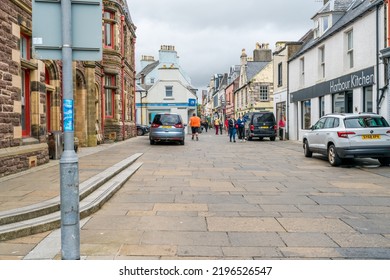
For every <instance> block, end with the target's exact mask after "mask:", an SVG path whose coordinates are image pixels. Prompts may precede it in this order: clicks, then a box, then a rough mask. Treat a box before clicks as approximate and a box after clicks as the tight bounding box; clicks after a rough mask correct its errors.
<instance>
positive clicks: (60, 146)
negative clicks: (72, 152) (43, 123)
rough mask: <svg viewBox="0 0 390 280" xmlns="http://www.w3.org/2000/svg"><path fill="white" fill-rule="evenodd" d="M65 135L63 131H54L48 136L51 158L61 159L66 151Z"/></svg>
mask: <svg viewBox="0 0 390 280" xmlns="http://www.w3.org/2000/svg"><path fill="white" fill-rule="evenodd" d="M63 135H64V134H63V133H62V131H52V132H50V133H49V135H48V143H47V144H48V146H49V158H51V159H60V158H61V155H62V152H63V150H64V136H63Z"/></svg>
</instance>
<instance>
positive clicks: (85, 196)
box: [0, 153, 142, 241]
mask: <svg viewBox="0 0 390 280" xmlns="http://www.w3.org/2000/svg"><path fill="white" fill-rule="evenodd" d="M141 155H142V153H137V154H134V155H132V156H130V157H128V158H126V159H124V160H122V161H121V162H119V163H117V164H115V165H113V166H111V167H109V168H107V169H106V170H104V171H103V172H101V173H99V174H97V175H95V176H93V177H91V178H89V179H88V180H86V181H84V182H82V183H80V185H79V187H80V192H79V196H80V204H79V208H80V209H79V211H80V219H82V218H85V217H87V216H89V215H91V214H92V213H94V212H96V211H97V210H98V209H100V208H101V206H102V205H103V204H104V203H105V202H106V201H107V200H108V199H110V198H111V196H112V195H114V194H115V192H116V191H118V190H119V189H120V188H121V187H122V186H123V184H124V183H125V182H126V181H127V180H128V179H129V178H130V177H131V176H132V175H133V174H134V173H135V172H136V171H137V170H138V169H139V168H140V167H141V165H142V163H136V162H135V161H136V160H137V159H138V158H139V157H140V156H141ZM60 226H61V212H60V196H57V197H54V198H52V199H50V200H46V201H43V202H40V203H36V204H33V205H30V206H26V207H23V208H19V209H14V210H9V211H3V212H0V241H4V240H9V239H14V238H18V237H22V236H27V235H31V234H36V233H39V232H44V231H48V230H52V229H55V228H59V227H60Z"/></svg>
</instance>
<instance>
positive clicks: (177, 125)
mask: <svg viewBox="0 0 390 280" xmlns="http://www.w3.org/2000/svg"><path fill="white" fill-rule="evenodd" d="M175 127H176V128H183V124H181V123H177V124H175Z"/></svg>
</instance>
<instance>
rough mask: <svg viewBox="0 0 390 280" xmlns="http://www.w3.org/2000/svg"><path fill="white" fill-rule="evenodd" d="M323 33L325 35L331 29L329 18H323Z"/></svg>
mask: <svg viewBox="0 0 390 280" xmlns="http://www.w3.org/2000/svg"><path fill="white" fill-rule="evenodd" d="M321 19H322V33H325V32H326V30H328V28H329V17H328V16H326V17H322V18H321Z"/></svg>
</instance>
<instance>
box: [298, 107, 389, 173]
mask: <svg viewBox="0 0 390 280" xmlns="http://www.w3.org/2000/svg"><path fill="white" fill-rule="evenodd" d="M303 151H304V155H305V157H311V156H312V154H313V153H319V154H323V155H326V156H327V157H328V161H329V163H330V164H331V165H332V166H338V165H340V164H341V163H342V160H343V159H350V158H374V159H378V160H379V162H380V164H381V165H389V164H390V127H389V124H388V122H387V121H386V120H385V119H384V118H383V117H382V116H380V115H377V114H372V113H368V114H366V113H364V114H363V113H362V114H330V115H326V116H324V117H322V118H320V119H319V121H318V122H317V123H316V124H315V125H313V126H312V127H311V129H310V131H308V132H306V133H305V134H304V135H303Z"/></svg>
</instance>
